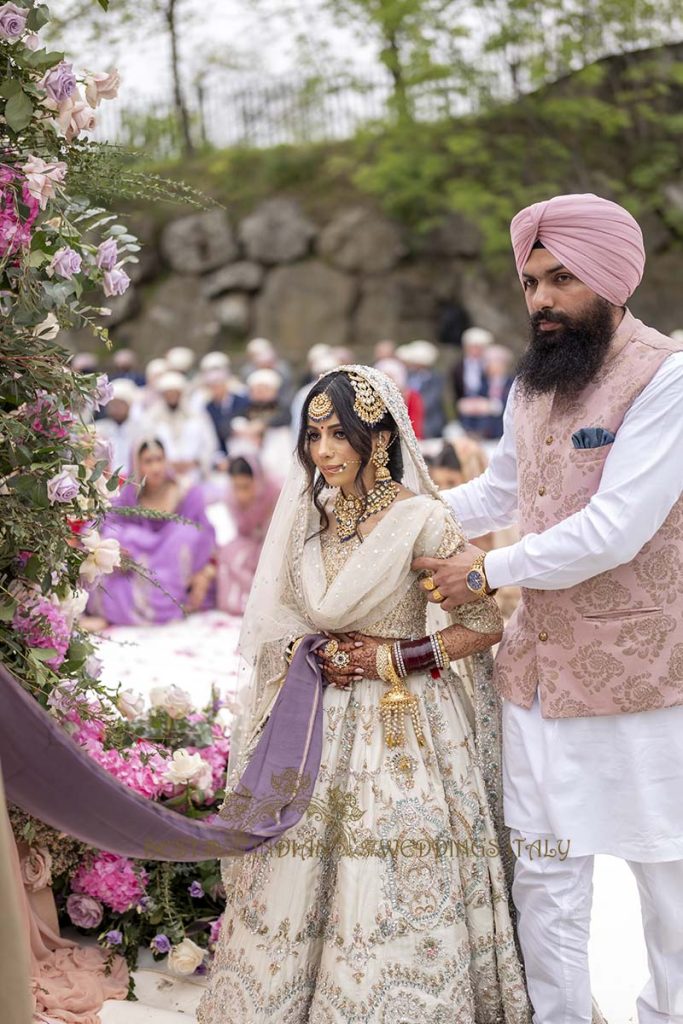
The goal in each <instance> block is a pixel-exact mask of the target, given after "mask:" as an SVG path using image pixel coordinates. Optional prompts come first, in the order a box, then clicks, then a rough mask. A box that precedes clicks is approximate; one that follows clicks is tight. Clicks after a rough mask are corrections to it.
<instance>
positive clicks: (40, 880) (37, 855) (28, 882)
mask: <svg viewBox="0 0 683 1024" xmlns="http://www.w3.org/2000/svg"><path fill="white" fill-rule="evenodd" d="M21 880H22V881H23V883H24V885H25V886H26V888H27V889H29V890H30V891H31V892H38V890H39V889H45V888H46V887H47V886H48V885H52V857H51V856H50V852H49V850H46V849H45V847H44V846H32V847H31V848H30V849H29V851H28V853H27V855H26V856H25V857H22V858H21Z"/></svg>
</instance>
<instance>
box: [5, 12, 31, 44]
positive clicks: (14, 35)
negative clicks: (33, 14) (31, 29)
mask: <svg viewBox="0 0 683 1024" xmlns="http://www.w3.org/2000/svg"><path fill="white" fill-rule="evenodd" d="M27 18H28V11H26V10H24V9H23V8H21V7H17V5H16V4H3V5H2V7H0V39H9V40H10V41H12V42H14V41H15V40H16V39H18V38H19V36H20V35H22V34H23V32H24V30H25V29H26V19H27Z"/></svg>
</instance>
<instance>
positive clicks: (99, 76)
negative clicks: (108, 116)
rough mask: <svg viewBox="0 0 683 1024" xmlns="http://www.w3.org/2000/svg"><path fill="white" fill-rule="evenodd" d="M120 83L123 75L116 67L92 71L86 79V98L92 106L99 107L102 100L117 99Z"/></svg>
mask: <svg viewBox="0 0 683 1024" xmlns="http://www.w3.org/2000/svg"><path fill="white" fill-rule="evenodd" d="M120 84H121V76H120V75H119V73H118V71H117V70H116V68H112V70H111V71H93V72H90V73H89V74H88V75H87V76H86V79H85V98H86V100H87V101H88V103H89V104H90V106H91V107H93V108H94V107H99V105H100V103H101V101H102V100H113V99H115V97H116V96H117V95H118V92H119V85H120Z"/></svg>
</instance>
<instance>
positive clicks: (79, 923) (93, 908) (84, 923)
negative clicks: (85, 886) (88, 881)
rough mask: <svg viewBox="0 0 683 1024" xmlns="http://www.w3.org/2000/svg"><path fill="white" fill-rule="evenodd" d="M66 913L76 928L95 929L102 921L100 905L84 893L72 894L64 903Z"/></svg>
mask: <svg viewBox="0 0 683 1024" xmlns="http://www.w3.org/2000/svg"><path fill="white" fill-rule="evenodd" d="M66 912H67V914H68V915H69V917H70V919H71V922H72V923H73V924H75V925H76V927H77V928H97V926H98V925H99V924H100V923H101V921H102V904H101V903H100V902H99V901H98V900H95V899H93V898H92V896H86V895H85V893H80V892H72V893H71V895H70V896H69V898H68V899H67V901H66Z"/></svg>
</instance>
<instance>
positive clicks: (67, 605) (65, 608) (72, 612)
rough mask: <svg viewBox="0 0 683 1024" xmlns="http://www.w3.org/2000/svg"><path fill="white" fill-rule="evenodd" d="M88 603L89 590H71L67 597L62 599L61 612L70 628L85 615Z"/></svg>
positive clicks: (60, 603)
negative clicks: (80, 616)
mask: <svg viewBox="0 0 683 1024" xmlns="http://www.w3.org/2000/svg"><path fill="white" fill-rule="evenodd" d="M87 603H88V592H87V590H70V591H69V593H68V594H67V596H66V597H63V598H62V600H61V601H60V602H59V610H60V611H61V613H62V615H63V616H64V618H65V619H66V621H67V623H68V625H69V626H72V625H73V624H74V621H75V620H76V619H77V618H78V616H79V615H82V614H83V612H84V611H85V606H86V605H87Z"/></svg>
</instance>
